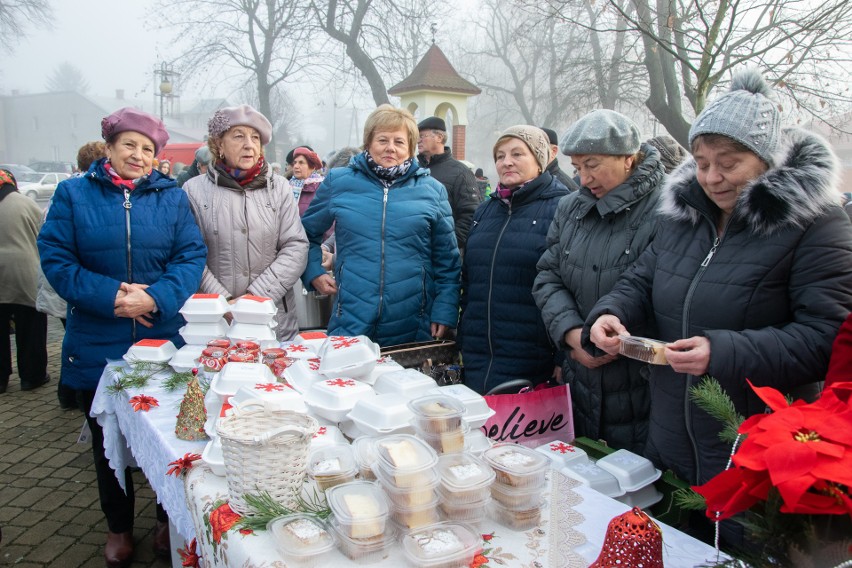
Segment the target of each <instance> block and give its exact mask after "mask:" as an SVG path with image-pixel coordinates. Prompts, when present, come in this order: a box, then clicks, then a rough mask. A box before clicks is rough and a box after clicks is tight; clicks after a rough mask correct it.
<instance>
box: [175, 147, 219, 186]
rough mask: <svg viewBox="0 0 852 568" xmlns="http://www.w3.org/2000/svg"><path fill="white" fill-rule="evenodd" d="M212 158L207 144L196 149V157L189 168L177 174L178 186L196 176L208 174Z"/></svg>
mask: <svg viewBox="0 0 852 568" xmlns="http://www.w3.org/2000/svg"><path fill="white" fill-rule="evenodd" d="M211 159H212V156H211V154H210V148H208V147H207V146H201V147H200V148H198V150H196V151H195V159H194V160H193V161H192V163H191V164H190V165H189V167H188V168H186V169H185V170H183V171H182V172H181V173H180V174H179V175H178V176H177V184H178V187H183V184H185V183H186V182H187V180H190V179H192V178H194V177H195V176H199V175H204V174H206V173H207V168H208V166H209V164H210V160H211Z"/></svg>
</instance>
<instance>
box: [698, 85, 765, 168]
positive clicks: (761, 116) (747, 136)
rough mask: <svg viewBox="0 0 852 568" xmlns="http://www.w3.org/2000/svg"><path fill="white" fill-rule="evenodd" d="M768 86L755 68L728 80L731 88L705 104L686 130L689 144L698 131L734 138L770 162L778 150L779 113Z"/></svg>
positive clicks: (699, 132) (700, 133)
mask: <svg viewBox="0 0 852 568" xmlns="http://www.w3.org/2000/svg"><path fill="white" fill-rule="evenodd" d="M771 97H772V89H770V88H769V85H767V84H766V81H764V79H763V77H762V76H761V75H760V72H759V71H757V70H756V69H745V70H743V71H740V72H739V73H736V74H735V75H734V76H733V78H732V79H731V89H730V90H729V91H728V92H727V93H725V94H724V95H722V96H721V97H719V98H718V99H716V100H715V101H713V102H712V103H710V104H709V105H707V106H706V107H705V108H704V110H703V111H701V114H699V115H698V118H696V119H695V122H693V123H692V127H691V128H690V129H689V145H690V146H692V142H693V140H695V138H696V137H698V136H700V135H702V134H721V135H723V136H727V137H728V138H732V139H733V140H736V141H737V142H739V143H740V144H742V145H743V146H745V147H746V148H748V149H749V150H751V151H752V152H754V153H755V154H757V155H758V156H759V157H760V158H761V159H762V160H763V161H764V162H766V163H767V164H769V165H770V166H771V165H773V157H772V155H773V154H774V153H775V151H776V150H777V149H778V139H779V137H780V134H781V113H780V112H778V107H777V106H776V105H775V103H774V102H773V101H772V99H771Z"/></svg>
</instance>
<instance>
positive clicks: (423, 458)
mask: <svg viewBox="0 0 852 568" xmlns="http://www.w3.org/2000/svg"><path fill="white" fill-rule="evenodd" d="M375 448H376V462H375V463H374V464H373V471H374V472H377V471H379V470H381V471H382V473H385V474H387V475H386V477H387V478H388V479H390V480H391V482H392V483H393V485H394V486H396V487H398V488H407V487H417V486H418V485H420V484H422V483H428V482H429V481H430V480H431V479H433V478H434V476H435V472H434V471H433V469H434V467H435V464H437V463H438V455H437V454H436V453H435V450H433V449H432V448H431V447H429V445H428V444H426V442H424V441H423V440H420V439H418V438H415V437H414V436H412V435H410V434H396V435H394V436H385V437H384V438H379V439H378V440H377V441H376V446H375Z"/></svg>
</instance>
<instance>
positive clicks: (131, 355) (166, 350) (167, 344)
mask: <svg viewBox="0 0 852 568" xmlns="http://www.w3.org/2000/svg"><path fill="white" fill-rule="evenodd" d="M175 353H177V348H176V347H175V344H174V343H172V342H171V341H169V340H168V339H142V340H140V341H137V342H136V343H134V344H133V345H131V346H130V349H128V350H127V353H125V354H124V357H123V359H124V360H125V361H127V362H128V363H134V362H137V361H146V362H151V363H166V362H167V361H169V360H170V359H171V358H172V357H173V356H174V354H175Z"/></svg>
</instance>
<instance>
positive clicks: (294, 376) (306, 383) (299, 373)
mask: <svg viewBox="0 0 852 568" xmlns="http://www.w3.org/2000/svg"><path fill="white" fill-rule="evenodd" d="M288 354H289V351H288ZM319 368H320V361H319V359H296V360H295V361H293V364H292V365H290V366H289V367H287V368H286V369H285V370H284V380H286V381H287V382H288V383H290V385H292V387H293V388H294V389H296V390H297V391H299V392H300V393H303V394H304V393H305V392H306V391H307V390H308V389H310V388H311V385H313V384H314V383H315V382H318V381H321V380H323V379H327V378H328V377H326V376H325V375H323V374H322V373H320V372H319Z"/></svg>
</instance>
